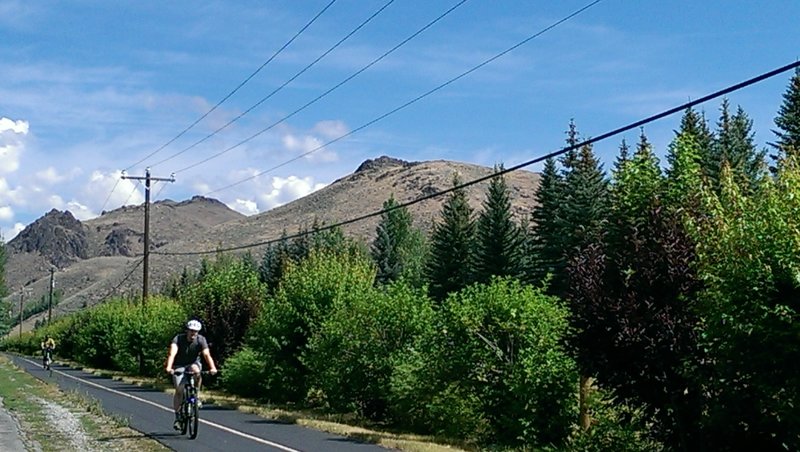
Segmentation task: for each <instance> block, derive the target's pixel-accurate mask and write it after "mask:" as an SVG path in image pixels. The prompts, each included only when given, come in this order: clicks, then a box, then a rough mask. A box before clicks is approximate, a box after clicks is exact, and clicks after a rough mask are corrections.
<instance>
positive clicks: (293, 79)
mask: <svg viewBox="0 0 800 452" xmlns="http://www.w3.org/2000/svg"><path fill="white" fill-rule="evenodd" d="M394 1H395V0H389V1H388V2H386V3H385V4H384V5H383V6H381V7H380V8H379V9H378V10H377V11H375V12H374V13H372V15H371V16H369V17H368V18H366V19H365V20H364V21H363V22H361V23H360V24H359V25H358V26H357V27H356V28H354V29H353V30H351V31H350V32H349V33H347V35H345V36H344V37H343V38H342V39H340V40H339V41H338V42H337V43H336V44H334V45H333V46H331V47H330V48H329V49H328V50H326V51H325V52H323V53H322V54H321V55H320V56H318V57H317V58H316V59H315V60H314V61H312V62H311V63H309V64H308V65H306V67H304V68H303V69H301V70H300V71H299V72H298V73H296V74H295V75H293V76H292V77H291V78H290V79H289V80H287V81H285V82H284V83H283V84H282V85H280V86H278V87H277V88H275V89H274V90H272V92H270V93H269V94H267V95H266V96H265V97H263V98H261V100H259V101H258V102H256V103H255V104H254V105H253V106H251V107H250V108H248V109H247V110H245V111H244V112H242V113H241V114H239V115H238V116H236V117H235V118H233V119H231V120H230V121H228V122H227V123H226V124H225V125H223V126H222V127H220V128H218V129H217V130H215V131H213V132H211V133H210V134H208V135H206V136H205V137H204V138H202V139H200V140H199V141H196V142H194V143H193V144H191V145H189V146H187V147H185V148H183V149H181V150H180V151H178V152H176V153H174V154H172V155H170V156H169V157H167V158H165V159H163V160H159V161H158V162H156V163H154V164H152V165H151V167H155V166H158V165H160V164H162V163H166V162H168V161H170V160H172V159H173V158H175V157H177V156H179V155H181V154H183V153H185V152H186V151H189V150H190V149H194V148H195V147H197V145H199V144H201V143H204V142H205V141H207V140H208V139H209V138H211V137H213V136H214V135H217V134H218V133H220V132H221V131H223V130H225V129H227V128H228V127H229V126H230V125H231V124H233V123H234V122H236V121H238V120H239V119H241V118H242V117H243V116H244V115H246V114H248V113H250V112H251V111H253V110H255V109H256V108H258V107H259V106H260V105H261V104H263V103H264V102H266V101H267V100H268V99H270V98H271V97H272V96H274V95H275V94H276V93H278V91H280V90H282V89H283V88H285V87H286V86H287V85H289V84H290V83H292V82H293V81H295V80H296V79H297V78H298V77H300V76H301V75H303V73H305V72H306V71H307V70H309V69H311V67H312V66H314V65H315V64H317V63H319V61H320V60H322V59H323V58H325V57H326V56H328V54H330V53H331V52H333V51H334V50H335V49H336V48H337V47H339V46H340V45H342V43H344V42H345V41H346V40H348V39H349V38H350V37H351V36H353V35H354V34H356V32H358V31H359V30H360V29H362V28H363V27H364V26H365V25H367V24H368V23H369V22H370V21H372V19H374V18H375V17H376V16H377V15H378V14H380V13H381V12H383V10H384V9H386V8H388V7H389V5H391V4H392V3H394ZM465 1H466V0H465Z"/></svg>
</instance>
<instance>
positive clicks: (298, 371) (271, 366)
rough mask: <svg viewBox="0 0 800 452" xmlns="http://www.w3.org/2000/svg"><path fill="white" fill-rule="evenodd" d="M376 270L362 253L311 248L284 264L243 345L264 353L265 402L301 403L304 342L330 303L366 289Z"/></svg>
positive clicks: (304, 381)
mask: <svg viewBox="0 0 800 452" xmlns="http://www.w3.org/2000/svg"><path fill="white" fill-rule="evenodd" d="M374 279H375V270H374V267H373V265H372V263H371V262H370V261H369V258H368V257H366V256H365V255H364V254H363V253H360V252H353V251H345V252H336V251H330V250H325V249H321V250H318V251H313V252H312V253H311V254H310V255H309V257H308V258H307V259H306V260H304V261H302V262H300V263H297V264H295V263H291V262H290V263H288V264H287V267H286V269H285V273H284V276H283V279H282V281H281V283H280V286H279V288H278V290H277V292H276V293H275V296H274V299H271V300H269V301H267V303H266V304H265V305H264V309H263V310H262V312H261V314H260V315H259V316H258V318H257V320H256V321H255V322H254V323H253V325H252V326H251V328H250V329H249V333H248V338H247V345H249V346H250V348H251V349H253V350H258V351H259V352H262V353H263V354H264V365H265V366H266V369H265V382H264V387H263V389H264V393H263V394H260V395H262V396H264V397H266V398H268V399H269V400H272V401H279V402H286V401H291V402H301V401H303V400H304V398H305V396H306V394H307V391H308V389H309V386H308V380H307V375H308V369H307V367H306V364H305V363H304V361H303V355H304V354H305V353H306V348H307V345H308V341H309V340H310V339H311V337H313V335H314V334H315V333H316V332H317V331H318V329H319V327H320V325H321V323H322V321H323V319H324V318H326V317H327V316H328V315H329V314H330V312H331V310H332V307H333V306H334V304H336V303H338V301H337V300H340V299H341V298H343V297H347V298H349V299H353V298H357V297H359V296H363V294H368V293H371V290H372V285H373V281H374Z"/></svg>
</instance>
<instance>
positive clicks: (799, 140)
mask: <svg viewBox="0 0 800 452" xmlns="http://www.w3.org/2000/svg"><path fill="white" fill-rule="evenodd" d="M775 125H776V126H778V130H773V131H772V133H774V134H775V136H776V137H777V138H778V139H777V140H776V142H775V143H772V146H773V147H774V148H775V149H776V151H777V153H776V154H772V155H771V157H772V158H773V159H774V160H775V161H776V163H778V162H780V161H782V160H784V159H785V158H786V157H787V156H789V155H795V156H800V68H797V69H795V71H794V76H793V77H792V79H791V80H790V81H789V86H788V88H786V92H785V93H783V103H782V104H781V106H780V109H779V110H778V116H777V117H775Z"/></svg>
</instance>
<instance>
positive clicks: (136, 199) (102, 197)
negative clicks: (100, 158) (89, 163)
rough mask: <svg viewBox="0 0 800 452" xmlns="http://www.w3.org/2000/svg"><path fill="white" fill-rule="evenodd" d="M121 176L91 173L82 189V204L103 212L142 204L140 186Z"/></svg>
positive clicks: (117, 172)
mask: <svg viewBox="0 0 800 452" xmlns="http://www.w3.org/2000/svg"><path fill="white" fill-rule="evenodd" d="M121 176H122V171H114V172H112V173H106V172H102V171H94V172H92V175H91V176H90V178H89V182H88V183H87V184H86V186H85V187H84V189H83V197H84V199H85V201H84V202H86V203H87V204H89V205H92V206H95V208H97V209H103V210H113V209H116V208H118V207H122V206H124V205H138V204H142V203H143V202H144V194H143V191H142V188H141V187H140V186H139V185H140V184H137V183H136V182H134V181H132V180H130V179H122V178H121ZM106 199H107V200H108V201H106ZM73 213H74V212H73Z"/></svg>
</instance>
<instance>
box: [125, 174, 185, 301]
mask: <svg viewBox="0 0 800 452" xmlns="http://www.w3.org/2000/svg"><path fill="white" fill-rule="evenodd" d="M122 178H123V179H132V180H143V181H144V256H143V259H142V264H143V269H142V271H143V276H142V308H144V305H145V303H146V302H147V296H148V290H147V288H148V276H149V272H150V182H152V181H155V182H175V173H172V175H171V176H170V177H168V178H167V177H151V176H150V168H147V169H146V170H145V172H144V176H126V175H124V174H123V175H122Z"/></svg>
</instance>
